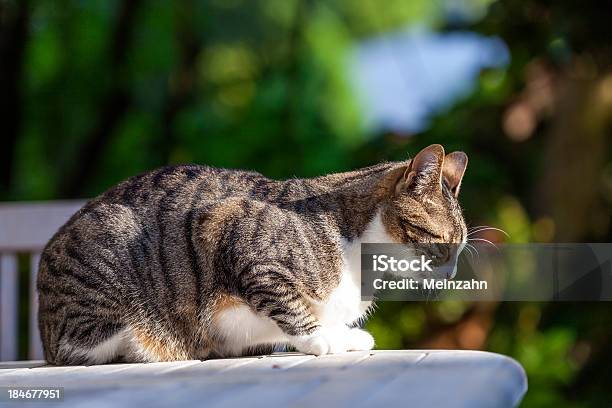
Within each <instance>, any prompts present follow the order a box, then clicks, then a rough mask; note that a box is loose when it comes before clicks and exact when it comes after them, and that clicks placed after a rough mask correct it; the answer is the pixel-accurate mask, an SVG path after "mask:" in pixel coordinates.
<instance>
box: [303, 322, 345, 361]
mask: <svg viewBox="0 0 612 408" xmlns="http://www.w3.org/2000/svg"><path fill="white" fill-rule="evenodd" d="M348 333H349V329H348V328H347V327H321V328H319V329H317V330H316V331H315V332H313V333H312V334H306V335H303V336H294V337H293V338H292V339H291V340H292V341H291V342H292V343H293V346H295V348H296V349H298V351H301V352H302V353H306V354H314V355H316V356H322V355H325V354H338V353H344V352H346V351H348V346H349V344H348V343H347V341H346V340H347V334H348Z"/></svg>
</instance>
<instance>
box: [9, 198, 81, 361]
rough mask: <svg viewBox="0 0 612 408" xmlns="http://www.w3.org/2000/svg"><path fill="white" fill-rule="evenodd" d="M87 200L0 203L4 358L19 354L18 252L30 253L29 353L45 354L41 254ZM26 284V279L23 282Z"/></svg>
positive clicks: (14, 357)
mask: <svg viewBox="0 0 612 408" xmlns="http://www.w3.org/2000/svg"><path fill="white" fill-rule="evenodd" d="M84 204H85V202H84V201H54V202H39V203H17V202H15V203H0V361H10V360H16V359H17V357H18V354H17V350H18V335H19V332H18V328H19V327H18V316H19V315H20V313H19V305H20V304H23V302H20V301H19V292H20V291H19V284H20V282H19V273H18V271H19V268H18V261H17V259H18V258H17V254H26V255H27V256H28V263H29V272H30V273H29V288H28V294H29V295H28V296H29V299H28V302H27V304H28V311H27V315H28V356H29V358H30V359H41V358H42V357H43V353H42V346H41V343H40V335H39V333H38V317H37V313H38V297H37V293H36V275H37V274H38V261H39V259H40V253H41V251H42V249H43V247H44V246H45V244H46V243H47V241H48V240H49V239H50V238H51V236H53V234H54V233H55V232H56V231H57V230H58V228H59V227H61V226H62V224H64V223H65V222H66V221H67V220H68V219H69V218H70V217H71V216H72V214H74V213H75V212H77V211H78V210H79V209H80V208H81V207H82V206H83V205H84ZM22 284H23V282H22Z"/></svg>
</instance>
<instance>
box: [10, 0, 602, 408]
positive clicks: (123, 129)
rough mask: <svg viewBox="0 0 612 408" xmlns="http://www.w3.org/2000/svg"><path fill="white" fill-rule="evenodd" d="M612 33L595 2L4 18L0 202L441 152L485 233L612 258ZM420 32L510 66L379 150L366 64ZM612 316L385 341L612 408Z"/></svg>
mask: <svg viewBox="0 0 612 408" xmlns="http://www.w3.org/2000/svg"><path fill="white" fill-rule="evenodd" d="M459 9H460V11H461V13H462V18H460V19H456V18H455V19H452V18H449V16H450V14H451V13H450V11H452V10H455V11H456V10H459ZM449 10H450V11H449ZM610 15H612V13H611V10H610V8H609V6H608V5H604V4H602V3H599V2H594V1H587V2H576V1H567V2H551V1H534V0H529V1H523V2H519V1H514V0H507V1H492V0H466V1H453V0H445V1H426V0H412V1H407V0H406V1H403V0H391V1H385V2H384V6H383V5H382V4H381V3H380V2H377V1H374V0H363V1H350V0H333V1H332V0H330V1H297V0H261V1H247V0H211V1H206V2H198V1H190V0H185V1H174V2H163V1H157V0H152V1H149V2H141V1H125V2H120V1H117V0H114V1H110V0H107V1H93V0H92V1H76V0H54V1H49V0H32V1H30V2H27V1H11V0H0V23H1V24H2V32H1V35H2V37H0V38H1V39H2V42H1V48H0V53H1V54H0V57H1V59H0V67H1V69H2V71H1V72H0V74H1V75H0V81H1V82H0V93H2V95H3V99H4V101H3V105H2V109H0V111H2V113H0V115H2V117H1V119H2V121H1V122H2V127H1V128H2V129H3V148H2V150H3V154H2V163H0V164H2V168H1V170H0V172H1V174H0V176H1V180H0V181H1V184H0V199H4V200H42V199H60V198H76V197H91V196H94V195H96V194H98V193H100V192H102V191H103V190H105V189H106V188H108V187H110V186H111V185H113V184H114V183H117V182H119V181H120V180H122V179H125V178H127V177H129V176H132V175H134V174H136V173H139V172H142V171H145V170H149V169H152V168H155V167H158V166H161V165H165V164H168V163H178V162H196V163H203V164H209V165H213V166H222V167H237V168H249V169H254V170H257V171H260V172H262V173H263V174H265V175H267V176H269V177H278V178H284V177H292V176H299V177H309V176H315V175H319V174H324V173H328V172H335V171H343V170H348V169H352V168H356V167H361V166H365V165H369V164H373V163H376V162H379V161H382V160H401V159H405V158H407V157H408V155H410V154H414V153H415V152H417V151H418V150H419V149H420V148H421V147H423V146H425V145H427V144H430V143H442V144H443V145H444V146H445V147H446V148H447V150H449V151H451V150H455V149H461V150H464V151H466V152H467V153H468V155H469V157H470V165H469V166H468V173H467V176H466V179H465V181H464V183H463V187H462V202H463V204H464V207H465V212H466V217H467V219H468V220H469V221H470V223H471V225H482V224H486V225H493V226H496V227H500V228H503V229H505V230H506V231H507V232H508V233H509V235H510V238H509V240H510V241H512V242H529V241H543V242H547V241H551V240H560V241H587V242H588V241H609V240H610V239H611V238H612V230H611V228H610V208H611V207H612V162H611V157H612V154H611V152H610V133H611V132H610V112H612V76H611V75H612V73H611V64H610V62H611V60H612V49H611V48H610V44H611V43H612V42H611V41H610V30H609V16H610ZM411 25H412V26H414V25H418V26H421V27H425V28H426V29H429V30H437V31H452V30H457V29H461V30H472V31H475V32H479V33H482V34H485V35H496V36H499V37H500V38H502V39H503V41H505V43H506V44H507V46H508V48H509V50H510V55H511V61H510V64H509V66H508V67H506V68H503V69H493V70H487V71H483V72H482V73H481V74H480V76H479V79H478V83H477V86H476V87H475V89H474V90H473V92H472V93H471V94H470V95H469V96H467V97H465V98H463V99H462V100H460V101H458V102H457V103H455V104H454V105H453V106H452V107H450V108H449V109H447V110H446V111H445V112H443V113H441V114H439V115H438V116H437V117H435V118H434V119H433V121H432V124H431V126H430V127H429V129H427V130H426V131H424V132H422V133H420V134H416V135H408V134H397V133H393V132H384V133H379V132H375V131H373V130H371V129H369V128H368V127H367V126H365V124H364V119H363V117H364V116H363V112H362V110H363V107H362V106H360V103H359V101H358V98H357V97H356V95H355V92H354V89H353V88H352V87H351V83H350V81H349V78H348V74H347V70H348V67H347V64H348V63H349V62H348V61H349V57H350V55H351V52H352V50H353V47H354V46H355V45H356V44H358V43H359V41H362V40H365V39H369V38H374V37H376V36H379V35H383V34H385V33H389V32H394V31H397V30H401V29H403V28H405V27H406V26H411ZM571 163H573V165H571V166H570V165H569V164H571ZM576 190H579V197H580V198H579V199H578V200H572V199H571V197H572V195H573V192H575V191H576ZM577 194H578V193H577ZM487 238H489V239H492V240H503V239H505V238H504V237H503V236H496V235H492V236H487ZM610 311H611V309H610V306H609V305H607V304H585V303H582V304H527V303H505V304H477V305H472V304H465V303H457V302H430V303H426V304H418V303H413V304H406V303H385V304H381V305H379V308H378V310H377V312H376V313H375V315H374V317H373V318H372V319H371V320H370V321H369V322H368V328H369V329H370V330H371V331H372V332H373V334H374V336H375V338H376V339H377V345H378V347H379V348H406V347H454V348H481V349H488V350H492V351H496V352H500V353H504V354H508V355H510V356H513V357H514V358H516V359H517V360H519V361H520V362H521V363H522V364H523V366H524V367H525V369H526V371H527V373H528V376H529V382H530V390H529V393H528V394H527V396H526V398H525V401H524V405H525V406H538V407H539V406H560V405H565V406H605V405H608V406H609V405H610V403H611V402H612V400H611V398H610V391H609V389H608V384H610V382H611V380H612V376H611V374H610V368H611V364H612V354H611V351H610V347H609V346H610V343H611V342H610V340H611V338H610V337H611V336H610V333H611V330H610V328H611V327H612V313H610Z"/></svg>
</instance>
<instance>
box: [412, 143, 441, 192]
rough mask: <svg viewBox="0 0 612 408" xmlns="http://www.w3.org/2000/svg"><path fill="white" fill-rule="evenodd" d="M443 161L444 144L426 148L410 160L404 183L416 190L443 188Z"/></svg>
mask: <svg viewBox="0 0 612 408" xmlns="http://www.w3.org/2000/svg"><path fill="white" fill-rule="evenodd" d="M443 163H444V148H443V147H442V145H439V144H434V145H431V146H428V147H426V148H424V149H423V150H421V151H420V152H419V153H418V154H417V155H416V156H414V159H412V160H411V161H410V164H409V165H408V168H407V169H406V171H405V173H404V176H403V184H404V185H405V187H406V188H408V189H413V190H414V191H416V192H423V191H426V190H428V189H431V188H441V186H442V184H441V181H442V164H443Z"/></svg>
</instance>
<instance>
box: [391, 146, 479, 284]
mask: <svg viewBox="0 0 612 408" xmlns="http://www.w3.org/2000/svg"><path fill="white" fill-rule="evenodd" d="M467 162H468V158H467V155H466V154H465V153H463V152H453V153H450V154H445V153H444V148H443V147H442V146H441V145H439V144H435V145H431V146H428V147H426V148H425V149H423V150H421V151H420V152H419V153H418V154H417V155H416V156H415V157H414V158H413V159H412V160H410V161H409V162H408V163H407V164H406V166H405V167H403V168H401V169H399V171H397V172H396V175H395V177H394V180H393V185H392V188H391V189H389V190H390V197H389V199H388V200H387V202H386V203H385V206H384V207H383V210H382V222H383V224H384V226H385V228H386V230H387V232H388V233H389V234H390V235H391V237H393V239H394V240H395V241H396V242H400V243H403V244H409V245H415V244H416V245H420V248H422V250H423V251H426V252H428V254H429V255H432V256H434V257H435V258H436V259H437V261H436V263H438V262H439V263H440V264H444V263H449V262H455V263H456V260H457V256H458V254H459V252H460V251H461V249H462V248H463V245H464V243H465V242H466V241H467V227H466V225H465V220H464V219H463V214H462V211H461V207H460V206H459V201H458V196H459V189H460V187H461V180H462V178H463V174H464V173H465V169H466V166H467ZM451 275H454V270H453V271H452V273H449V274H448V276H451Z"/></svg>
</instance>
